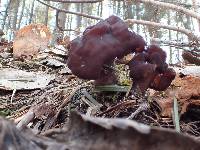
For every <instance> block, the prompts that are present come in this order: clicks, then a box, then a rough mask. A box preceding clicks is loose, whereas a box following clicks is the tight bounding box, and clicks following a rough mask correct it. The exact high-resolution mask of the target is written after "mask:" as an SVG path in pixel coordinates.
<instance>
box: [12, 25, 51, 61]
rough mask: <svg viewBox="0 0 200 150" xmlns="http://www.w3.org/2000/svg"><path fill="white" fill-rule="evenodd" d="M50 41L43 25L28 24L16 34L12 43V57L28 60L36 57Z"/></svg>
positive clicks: (47, 31) (49, 34)
mask: <svg viewBox="0 0 200 150" xmlns="http://www.w3.org/2000/svg"><path fill="white" fill-rule="evenodd" d="M50 39H51V33H50V31H49V29H48V28H47V27H46V26H45V25H43V24H30V25H27V26H25V27H23V28H22V29H20V30H19V31H18V32H17V33H16V37H15V39H14V43H13V56H14V57H15V58H21V57H22V56H25V58H27V59H30V58H32V57H36V56H37V55H38V53H39V50H44V49H45V48H47V45H48V42H49V41H50Z"/></svg>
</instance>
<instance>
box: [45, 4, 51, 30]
mask: <svg viewBox="0 0 200 150" xmlns="http://www.w3.org/2000/svg"><path fill="white" fill-rule="evenodd" d="M47 4H48V5H49V4H50V1H47ZM48 18H49V7H48V6H46V8H45V17H44V24H45V25H46V26H47V25H48Z"/></svg>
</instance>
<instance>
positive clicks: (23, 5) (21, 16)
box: [17, 0, 26, 30]
mask: <svg viewBox="0 0 200 150" xmlns="http://www.w3.org/2000/svg"><path fill="white" fill-rule="evenodd" d="M25 3H26V0H23V2H22V10H21V14H20V17H19V21H18V26H17V29H18V30H19V29H20V26H21V22H22V18H23V16H24V8H25Z"/></svg>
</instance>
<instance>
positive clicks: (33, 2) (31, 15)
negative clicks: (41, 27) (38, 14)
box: [28, 0, 35, 24]
mask: <svg viewBox="0 0 200 150" xmlns="http://www.w3.org/2000/svg"><path fill="white" fill-rule="evenodd" d="M34 6H35V0H33V1H32V5H31V12H30V18H29V22H28V23H29V24H31V23H32V21H33V12H34Z"/></svg>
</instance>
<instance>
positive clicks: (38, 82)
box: [0, 68, 55, 90]
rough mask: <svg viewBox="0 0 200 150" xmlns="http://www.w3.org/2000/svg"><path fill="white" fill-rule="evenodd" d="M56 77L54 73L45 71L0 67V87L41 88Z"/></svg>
mask: <svg viewBox="0 0 200 150" xmlns="http://www.w3.org/2000/svg"><path fill="white" fill-rule="evenodd" d="M54 78H55V76H54V75H49V74H45V73H36V72H26V71H23V70H17V69H12V68H5V69H0V89H3V90H25V89H29V90H30V89H41V88H44V87H46V86H47V85H48V83H49V82H50V81H51V80H53V79H54Z"/></svg>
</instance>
